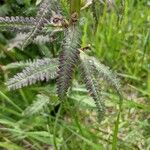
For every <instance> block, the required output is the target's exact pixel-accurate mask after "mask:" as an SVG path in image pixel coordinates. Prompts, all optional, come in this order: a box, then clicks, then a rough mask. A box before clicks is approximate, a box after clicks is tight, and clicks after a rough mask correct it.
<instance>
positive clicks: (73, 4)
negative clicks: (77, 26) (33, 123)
mask: <svg viewBox="0 0 150 150" xmlns="http://www.w3.org/2000/svg"><path fill="white" fill-rule="evenodd" d="M80 8H81V0H70V14H73V13H74V12H77V13H78V15H80Z"/></svg>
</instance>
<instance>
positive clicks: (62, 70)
mask: <svg viewBox="0 0 150 150" xmlns="http://www.w3.org/2000/svg"><path fill="white" fill-rule="evenodd" d="M79 42H80V32H79V29H78V27H77V26H71V27H69V28H68V29H66V31H65V38H64V41H63V44H62V51H61V52H60V55H59V71H58V79H57V93H58V96H59V98H60V100H62V99H64V97H65V96H66V93H67V91H68V88H69V86H70V84H71V80H72V76H73V72H74V69H75V66H76V64H77V63H78V61H79V50H78V48H79Z"/></svg>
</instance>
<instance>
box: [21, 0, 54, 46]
mask: <svg viewBox="0 0 150 150" xmlns="http://www.w3.org/2000/svg"><path fill="white" fill-rule="evenodd" d="M50 10H51V2H50V1H49V0H43V2H42V3H41V5H40V7H39V11H38V12H37V16H36V25H35V27H34V29H33V30H32V31H31V32H30V34H29V36H28V37H27V38H26V39H25V41H24V43H23V45H22V49H24V47H25V46H26V45H27V44H28V43H30V41H31V40H33V39H34V38H35V37H36V36H37V35H38V33H39V32H40V31H41V30H42V29H43V27H44V26H45V24H48V23H49V21H48V20H47V19H46V16H47V15H48V14H49V13H50Z"/></svg>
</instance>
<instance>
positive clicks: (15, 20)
mask: <svg viewBox="0 0 150 150" xmlns="http://www.w3.org/2000/svg"><path fill="white" fill-rule="evenodd" d="M35 24H36V19H35V18H33V17H18V16H17V17H13V16H12V17H0V30H4V31H8V30H10V31H15V32H17V31H18V32H29V31H31V30H32V29H33V28H34V26H35Z"/></svg>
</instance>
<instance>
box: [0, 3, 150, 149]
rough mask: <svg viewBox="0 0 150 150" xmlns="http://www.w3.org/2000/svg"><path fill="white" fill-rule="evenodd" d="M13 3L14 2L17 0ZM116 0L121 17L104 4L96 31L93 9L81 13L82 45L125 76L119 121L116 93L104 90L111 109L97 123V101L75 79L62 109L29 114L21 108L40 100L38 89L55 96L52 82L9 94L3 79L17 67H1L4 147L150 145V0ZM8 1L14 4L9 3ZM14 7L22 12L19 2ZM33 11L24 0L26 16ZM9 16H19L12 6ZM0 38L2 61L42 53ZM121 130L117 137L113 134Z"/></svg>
mask: <svg viewBox="0 0 150 150" xmlns="http://www.w3.org/2000/svg"><path fill="white" fill-rule="evenodd" d="M12 3H14V4H15V1H13V2H12ZM117 4H118V5H117V6H118V9H119V10H120V14H119V21H118V16H117V15H116V12H115V11H110V12H108V11H107V8H105V7H104V9H103V14H102V15H101V16H100V21H99V24H98V27H97V29H96V30H95V32H93V25H92V22H93V21H94V20H93V17H92V15H91V12H90V11H89V10H88V9H87V10H85V11H84V12H83V14H82V15H81V17H82V16H85V17H86V18H84V19H83V20H84V23H83V24H84V26H83V31H84V32H83V37H82V46H86V45H88V44H90V45H91V47H92V55H95V56H96V57H97V58H98V59H99V60H100V61H101V62H103V63H104V64H106V65H107V66H110V68H112V69H113V70H114V71H116V72H117V73H118V76H119V77H120V79H121V83H122V89H123V95H124V100H123V101H124V102H123V106H122V112H121V114H120V121H118V122H116V121H117V119H116V118H117V115H118V112H119V107H118V106H119V105H118V104H119V98H118V96H117V94H115V93H114V92H112V91H111V90H108V91H107V93H104V95H106V106H107V112H106V116H105V119H104V121H103V122H102V123H101V124H99V123H98V122H97V118H96V109H95V105H94V104H93V103H91V98H89V97H88V96H87V91H86V90H85V88H84V86H80V85H78V84H77V83H76V81H74V88H72V93H71V95H70V98H68V100H67V101H65V102H64V103H63V104H62V105H61V107H59V110H58V113H57V114H55V112H53V113H51V111H53V106H51V105H49V106H48V107H46V108H45V109H44V111H42V112H40V113H39V114H36V115H34V116H32V117H25V116H23V115H22V114H23V111H24V110H25V109H26V107H27V106H29V104H31V103H32V102H33V101H34V100H35V99H36V94H37V93H38V91H39V90H40V91H42V93H44V94H46V95H49V93H51V94H52V97H53V99H54V101H55V100H56V96H55V95H53V93H54V90H53V89H54V88H53V87H54V84H53V82H52V83H51V84H50V85H47V84H45V83H41V84H40V83H38V85H35V86H31V87H28V88H23V89H22V90H18V91H13V92H8V91H7V88H6V87H5V85H4V82H5V81H6V80H7V78H8V76H12V74H14V73H15V72H16V70H13V71H12V70H8V71H5V70H3V71H2V70H1V71H0V84H1V87H0V149H1V147H2V148H4V149H6V150H25V149H32V150H43V149H45V150H48V148H49V149H51V147H53V148H54V149H56V150H58V149H62V150H76V149H81V150H100V149H102V150H105V149H108V150H109V149H122V150H130V149H131V150H136V149H137V150H138V149H140V150H143V149H144V150H149V149H150V117H149V113H150V42H149V41H150V1H149V0H145V1H144V0H141V1H136V0H126V1H125V4H124V6H121V5H120V2H119V0H118V1H117ZM5 5H9V6H10V4H9V3H6V4H5ZM11 5H12V4H11ZM15 7H18V11H19V12H20V11H21V8H20V7H19V6H18V5H16V6H15ZM0 8H1V6H0ZM10 8H12V6H10ZM7 9H8V8H7ZM34 9H35V8H34V7H33V4H31V3H30V0H26V1H25V6H24V9H23V10H24V12H27V10H30V11H28V13H27V14H30V13H31V14H32V13H33V11H34ZM25 10H26V11H25ZM0 14H2V13H1V11H0ZM8 14H10V12H9V13H8ZM11 14H13V15H16V14H17V15H19V13H18V12H16V11H15V10H14V9H12V10H11ZM3 35H5V36H3ZM3 35H1V36H0V37H3V38H4V39H7V38H9V34H6V33H4V34H3ZM1 39H2V38H1ZM0 42H1V44H0V65H6V64H8V63H10V62H12V61H16V60H22V59H23V60H24V59H26V58H29V57H28V56H30V58H35V57H37V55H39V57H41V56H42V55H43V54H41V51H39V50H38V47H37V46H35V45H32V46H29V47H28V48H27V50H26V51H24V52H18V50H15V51H9V52H6V50H5V48H4V40H3V41H0ZM50 48H51V47H50ZM35 49H37V50H36V51H35ZM55 49H57V47H55ZM44 50H45V49H44ZM45 51H46V50H45ZM3 56H4V57H3ZM12 72H13V73H12ZM42 85H45V86H44V87H43V86H42ZM115 123H116V128H115V130H114V127H115ZM117 130H118V131H117ZM117 132H118V135H117V136H118V138H116V137H115V136H116V134H117ZM113 137H115V138H113ZM112 147H113V148H112ZM115 147H117V148H115Z"/></svg>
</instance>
